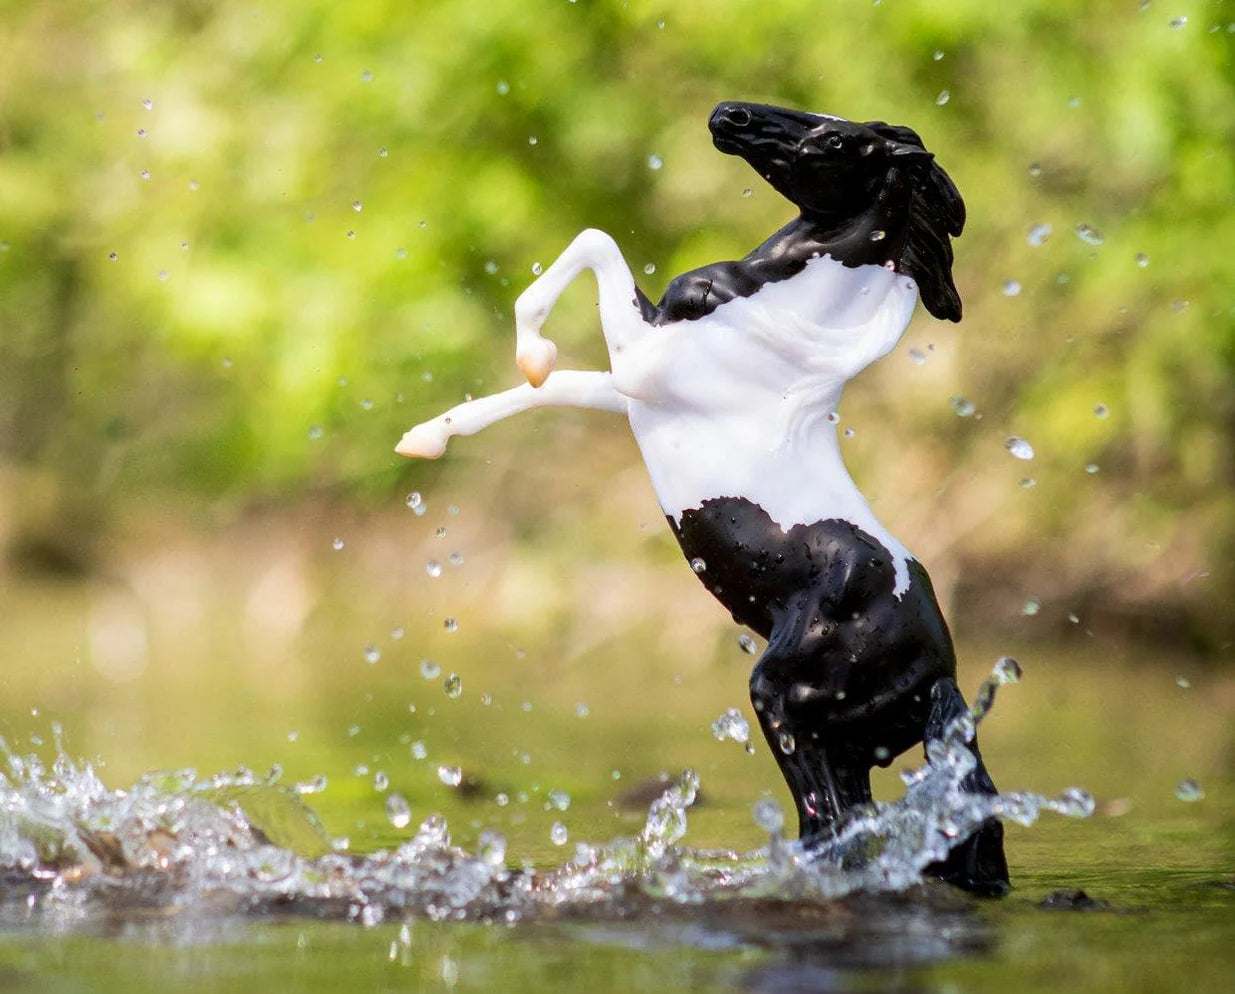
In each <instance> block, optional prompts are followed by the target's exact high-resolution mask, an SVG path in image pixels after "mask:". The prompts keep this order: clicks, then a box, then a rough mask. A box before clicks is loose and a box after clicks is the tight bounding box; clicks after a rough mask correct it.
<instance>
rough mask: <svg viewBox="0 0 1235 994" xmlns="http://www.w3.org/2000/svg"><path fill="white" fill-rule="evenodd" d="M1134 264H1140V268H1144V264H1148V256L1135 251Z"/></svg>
mask: <svg viewBox="0 0 1235 994" xmlns="http://www.w3.org/2000/svg"><path fill="white" fill-rule="evenodd" d="M1136 264H1137V265H1138V266H1140V267H1141V268H1142V269H1144V268H1145V267H1146V266H1148V265H1149V256H1147V255H1146V254H1145V253H1144V252H1137V253H1136Z"/></svg>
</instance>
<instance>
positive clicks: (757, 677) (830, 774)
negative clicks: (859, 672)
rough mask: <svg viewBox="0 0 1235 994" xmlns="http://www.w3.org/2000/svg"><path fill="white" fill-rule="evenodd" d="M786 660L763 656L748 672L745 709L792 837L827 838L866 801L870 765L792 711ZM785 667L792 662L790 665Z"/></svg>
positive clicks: (792, 687) (791, 684) (795, 685)
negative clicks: (787, 799) (792, 810)
mask: <svg viewBox="0 0 1235 994" xmlns="http://www.w3.org/2000/svg"><path fill="white" fill-rule="evenodd" d="M785 663H786V661H785V660H782V659H780V658H778V656H777V654H776V651H775V649H772V650H770V651H769V652H766V653H765V654H764V656H763V657H762V658H761V659H760V661H759V663H758V664H757V665H756V667H755V669H754V671H753V672H752V673H751V680H750V698H751V705H752V706H753V707H754V709H755V714H756V716H757V717H758V719H759V725H760V727H761V728H762V730H763V734H764V738H766V739H767V742H768V746H769V747H770V748H771V750H772V755H773V757H774V758H775V759H776V763H777V765H778V766H779V767H780V771H781V775H782V776H783V777H784V778H785V783H786V784H787V785H788V787H789V793H790V794H791V795H792V796H793V803H794V806H795V807H796V809H797V814H798V834H799V836H800V837H801V838H802V839H804V840H807V841H809V840H811V839H813V838H819V837H821V836H824V835H826V834H828V833H830V832H831V831H832V830H833V829H834V828H835V826H836V824H837V823H838V821H839V820H840V818H841V816H842V815H843V814H844V813H845V812H846V811H848V810H849V809H850V808H852V807H853V806H855V805H858V804H865V803H868V802H869V801H870V800H871V786H870V770H871V765H872V764H871V763H870V762H869V761H868V760H867V759H866V758H864V757H863V756H861V755H858V754H857V753H855V752H854V751H853V750H850V749H847V748H845V747H844V745H843V743H841V742H837V741H833V740H830V739H829V738H828V737H827V736H826V731H827V730H826V729H825V728H823V727H821V726H820V725H819V723H818V722H813V721H810V720H809V719H807V718H806V716H804V715H802V714H801V713H799V710H798V709H797V708H794V707H793V703H792V702H793V697H794V693H795V689H800V688H801V687H803V686H804V685H803V684H801V683H799V682H796V681H794V680H793V679H792V678H791V677H789V678H787V677H786V674H785V670H786V669H789V667H787V666H785ZM789 665H790V667H791V666H792V663H791V662H790V664H789Z"/></svg>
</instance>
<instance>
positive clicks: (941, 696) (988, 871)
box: [925, 678, 1011, 897]
mask: <svg viewBox="0 0 1235 994" xmlns="http://www.w3.org/2000/svg"><path fill="white" fill-rule="evenodd" d="M931 701H932V707H931V716H930V720H929V721H928V722H927V723H926V735H925V741H927V742H930V741H932V740H937V739H942V738H943V733H944V729H945V728H947V726H948V723H949V722H950V721H952V720H953V719H955V718H957V717H959V716H960V715H962V714H964V713H965V711H966V705H965V699H964V698H963V697H962V696H961V692H960V690H959V689H958V688H957V686H956V681H954V680H952V679H950V678H945V679H942V680H939V681H938V682H937V683H936V684H935V686H934V687H933V688H932V690H931ZM969 748H970V751H972V752H973V755H974V758H975V759H977V761H978V765H977V766H976V767H975V768H974V770H973V772H972V773H970V774H969V775H968V776H966V777H965V779H964V780H962V781H961V789H962V790H963V791H965V792H967V793H970V794H997V793H999V791H998V790H996V789H995V782H994V781H993V780H992V779H991V775H990V774H989V773H987V772H986V767H985V766H984V765H983V763H982V754H981V753H980V752H978V740H977V738H976V737H975V738H974V740H973V741H972V742H971V743H970V744H969ZM926 873H928V874H930V875H931V876H935V877H938V878H939V879H940V880H944V881H946V882H947V883H950V884H953V885H954V886H956V887H960V888H962V889H963V890H968V891H972V892H973V893H975V894H985V895H988V896H991V897H1000V896H1002V895H1004V894H1006V893H1007V892H1008V891H1009V890H1010V889H1011V884H1010V883H1009V881H1008V863H1007V860H1006V859H1005V858H1004V852H1003V825H1002V824H1001V823H1000V821H999V819H997V818H991V819H989V820H987V821H986V822H984V823H983V824H982V827H981V828H979V829H978V830H977V831H976V832H975V833H974V834H973V835H971V836H970V837H969V838H968V839H966V840H965V841H964V842H962V843H961V844H960V845H958V846H957V847H956V848H954V849H953V850H952V851H951V852H950V853H949V854H948V857H947V858H946V859H944V860H942V861H940V862H938V863H932V864H931V865H930V866H928V867H927V868H926Z"/></svg>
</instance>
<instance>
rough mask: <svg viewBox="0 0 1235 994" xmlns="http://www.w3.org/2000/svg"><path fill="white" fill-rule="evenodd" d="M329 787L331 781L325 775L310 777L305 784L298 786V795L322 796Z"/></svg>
mask: <svg viewBox="0 0 1235 994" xmlns="http://www.w3.org/2000/svg"><path fill="white" fill-rule="evenodd" d="M329 785H330V781H329V780H327V779H326V777H325V776H324V775H323V774H321V773H319V774H318V775H317V776H315V777H310V778H309V779H308V780H306V781H305V782H304V783H298V784H296V793H297V794H320V793H321V792H322V791H323V790H325V789H326V788H327V787H328V786H329Z"/></svg>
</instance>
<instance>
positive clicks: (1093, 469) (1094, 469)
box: [1085, 462, 1101, 476]
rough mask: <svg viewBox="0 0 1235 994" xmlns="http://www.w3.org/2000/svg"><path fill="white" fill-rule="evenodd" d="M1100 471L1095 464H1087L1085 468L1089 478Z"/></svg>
mask: <svg viewBox="0 0 1235 994" xmlns="http://www.w3.org/2000/svg"><path fill="white" fill-rule="evenodd" d="M1100 469H1101V467H1100V466H1099V465H1098V464H1097V463H1096V462H1091V463H1087V464H1086V466H1085V472H1086V473H1088V474H1089V475H1090V476H1093V475H1094V474H1095V473H1097V472H1098V471H1099V470H1100Z"/></svg>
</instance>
